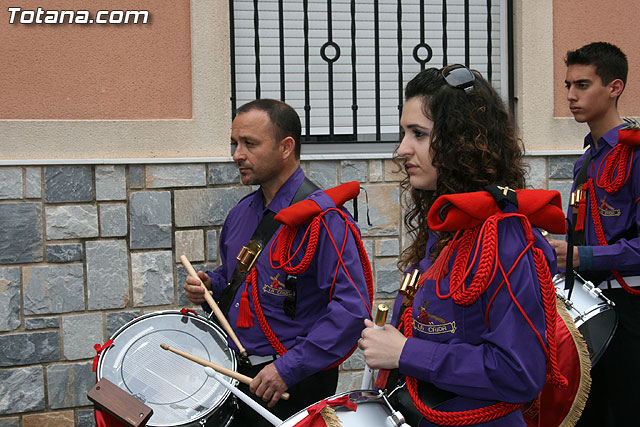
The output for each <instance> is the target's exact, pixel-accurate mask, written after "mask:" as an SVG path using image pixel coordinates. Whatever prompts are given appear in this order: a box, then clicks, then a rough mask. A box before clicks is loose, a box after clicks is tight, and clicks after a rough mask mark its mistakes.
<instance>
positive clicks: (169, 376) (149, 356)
mask: <svg viewBox="0 0 640 427" xmlns="http://www.w3.org/2000/svg"><path fill="white" fill-rule="evenodd" d="M111 339H112V340H113V345H111V346H110V347H109V348H107V349H106V350H104V351H103V352H102V353H101V354H100V359H99V361H98V369H97V376H98V380H100V379H101V378H106V379H108V380H109V381H111V382H112V383H114V384H116V385H117V386H118V387H120V388H122V389H123V390H125V391H127V392H129V393H130V394H131V395H133V396H134V397H136V398H138V399H139V400H140V401H142V402H143V403H144V404H146V405H147V406H149V407H151V409H153V415H152V416H151V418H150V419H149V421H148V422H147V425H148V426H163V427H169V426H196V425H198V426H202V425H204V424H205V422H206V424H207V425H211V426H228V425H229V424H230V423H231V421H232V420H233V416H234V414H235V412H236V410H237V403H236V400H235V397H234V396H230V392H229V390H227V389H226V388H224V387H223V386H222V385H221V384H220V383H218V382H217V381H216V380H215V379H213V378H211V377H209V376H207V375H206V374H205V372H204V368H203V367H202V366H200V365H198V364H196V363H194V362H192V361H190V360H187V359H185V358H183V357H181V356H179V355H177V354H175V353H172V352H170V351H167V350H163V349H162V348H160V344H163V343H164V344H168V345H170V346H171V347H174V348H177V349H180V350H183V351H186V352H188V353H191V354H192V355H194V356H198V357H201V358H203V359H207V360H210V361H212V362H215V363H217V364H219V365H222V366H224V367H225V368H228V369H231V370H236V357H235V354H234V352H233V351H232V350H231V349H229V347H228V346H227V340H226V335H225V334H224V332H223V331H222V330H221V329H220V328H219V327H218V326H217V325H215V324H213V323H212V322H210V321H209V320H208V319H206V318H204V317H201V316H198V315H192V314H182V313H180V312H179V311H171V310H169V311H158V312H154V313H149V314H145V315H143V316H140V317H138V318H135V319H133V320H132V321H130V322H129V323H127V324H126V325H124V326H123V327H121V328H120V329H119V330H118V331H117V332H116V333H115V334H114V335H113V336H112V337H111ZM227 379H228V381H229V383H232V384H233V385H236V384H237V381H236V380H233V379H231V378H227Z"/></svg>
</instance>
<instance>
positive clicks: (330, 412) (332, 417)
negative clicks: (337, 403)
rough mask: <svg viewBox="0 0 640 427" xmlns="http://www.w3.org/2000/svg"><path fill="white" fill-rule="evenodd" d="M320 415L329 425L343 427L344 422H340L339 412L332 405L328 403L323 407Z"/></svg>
mask: <svg viewBox="0 0 640 427" xmlns="http://www.w3.org/2000/svg"><path fill="white" fill-rule="evenodd" d="M320 415H321V416H322V419H323V420H324V423H325V424H326V425H327V427H342V423H341V422H340V418H338V414H336V410H335V409H333V408H332V407H331V406H328V405H327V406H325V407H324V408H322V410H321V411H320Z"/></svg>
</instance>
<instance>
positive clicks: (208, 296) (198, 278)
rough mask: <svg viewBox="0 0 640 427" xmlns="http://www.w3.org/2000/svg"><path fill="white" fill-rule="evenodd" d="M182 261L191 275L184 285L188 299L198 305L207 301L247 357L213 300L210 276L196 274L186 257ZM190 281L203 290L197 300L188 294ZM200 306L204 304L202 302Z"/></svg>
mask: <svg viewBox="0 0 640 427" xmlns="http://www.w3.org/2000/svg"><path fill="white" fill-rule="evenodd" d="M180 261H181V262H182V265H184V268H185V269H186V270H187V273H189V275H188V276H187V279H186V281H185V284H184V289H185V294H186V295H187V298H189V300H190V301H191V302H193V303H197V302H196V301H198V300H199V299H200V298H202V300H203V301H206V302H207V304H208V305H209V307H210V308H211V310H212V311H213V314H215V315H216V318H217V319H218V321H219V322H220V325H221V326H222V328H223V329H224V330H225V331H226V332H227V334H229V337H230V338H231V340H232V341H233V342H234V343H235V345H236V346H237V347H238V351H240V355H241V356H243V357H247V351H246V350H245V349H244V346H243V345H242V343H240V340H239V339H238V337H237V336H236V334H235V332H233V329H232V328H231V325H229V322H228V321H227V318H226V317H225V316H224V313H222V311H221V310H220V308H219V307H218V304H217V303H216V301H215V300H214V299H213V296H212V293H211V279H210V278H209V276H208V275H207V274H206V273H204V272H202V271H199V272H197V273H196V271H195V270H194V269H193V266H192V265H191V263H190V262H189V260H188V259H187V257H186V256H184V255H180ZM202 275H204V276H205V277H206V279H207V281H208V282H209V283H208V285H207V284H205V282H204V281H203V280H202ZM189 279H191V283H193V282H197V284H198V287H199V288H200V290H201V292H200V295H196V299H195V300H193V299H191V298H190V296H189V294H188V293H187V285H188V284H189ZM189 286H191V285H189ZM205 288H206V289H205ZM192 291H193V289H192ZM200 304H202V302H201V303H200Z"/></svg>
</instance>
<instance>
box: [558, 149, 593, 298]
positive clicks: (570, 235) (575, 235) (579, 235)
mask: <svg viewBox="0 0 640 427" xmlns="http://www.w3.org/2000/svg"><path fill="white" fill-rule="evenodd" d="M589 163H591V150H590V149H589V151H587V155H586V156H585V157H584V162H583V163H582V166H581V167H580V170H579V171H578V174H577V175H576V183H575V185H574V187H573V189H574V191H575V190H577V189H579V188H581V187H582V185H583V184H584V183H585V182H587V179H588V176H587V174H588V170H589ZM583 197H588V194H585V195H583ZM571 213H572V215H571V221H568V223H569V224H568V226H569V227H568V230H567V262H566V265H565V268H566V270H565V282H564V288H565V289H566V290H568V291H569V299H570V298H571V294H572V292H573V283H574V274H573V248H574V246H583V245H584V242H585V238H584V228H583V229H582V231H576V221H577V219H578V208H576V207H572V208H571Z"/></svg>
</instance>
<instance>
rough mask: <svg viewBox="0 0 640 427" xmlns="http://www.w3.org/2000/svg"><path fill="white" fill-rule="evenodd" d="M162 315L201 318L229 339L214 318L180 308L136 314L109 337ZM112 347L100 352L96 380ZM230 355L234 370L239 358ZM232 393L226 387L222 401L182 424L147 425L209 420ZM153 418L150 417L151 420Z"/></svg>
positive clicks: (114, 337) (100, 375)
mask: <svg viewBox="0 0 640 427" xmlns="http://www.w3.org/2000/svg"><path fill="white" fill-rule="evenodd" d="M161 315H180V316H190V317H191V318H193V319H195V320H199V321H201V322H202V323H204V324H206V325H208V326H211V327H212V328H213V329H214V330H215V331H217V332H218V333H220V335H221V336H222V337H223V338H224V339H225V340H226V339H227V334H226V333H225V331H224V330H223V329H222V328H221V327H220V326H218V325H217V324H215V323H214V322H213V321H212V320H210V319H209V318H207V317H205V316H201V315H199V314H197V313H195V314H194V313H190V312H186V313H183V312H181V311H180V310H158V311H152V312H150V313H145V314H142V315H140V316H136V317H134V318H133V319H131V320H129V321H128V322H127V323H125V324H124V325H122V326H121V327H120V328H119V329H118V330H117V331H116V332H114V333H113V335H112V336H111V337H110V338H109V339H111V340H113V341H114V342H115V339H116V338H117V337H118V335H120V334H122V332H124V331H125V330H127V329H129V328H130V327H131V326H132V325H134V324H135V323H138V322H140V321H142V320H145V319H146V318H149V317H156V316H161ZM110 348H111V346H109V347H107V348H105V349H104V350H103V351H102V352H100V355H99V357H98V363H97V365H96V381H99V380H100V379H102V378H103V377H102V367H103V366H102V365H103V358H104V356H105V355H106V354H107V353H108V351H109V349H110ZM229 354H230V356H231V363H232V368H231V369H232V370H234V371H235V370H237V366H238V365H237V363H238V362H237V358H236V354H235V352H234V351H233V350H232V349H230V353H229ZM237 383H238V381H237V380H232V384H233V385H237ZM230 395H231V391H230V390H228V389H226V388H224V390H222V399H220V403H219V404H218V405H217V406H214V407H211V408H208V410H207V411H203V412H201V413H200V414H199V415H200V416H199V417H197V419H190V420H186V421H181V422H180V424H171V423H169V424H167V423H165V422H163V424H152V423H149V422H147V425H148V426H149V427H160V426H166V427H173V426H186V425H189V424H191V423H194V422H198V420H208V419H209V418H210V417H211V415H212V414H214V413H215V412H216V411H217V410H218V409H219V408H221V407H222V406H223V405H224V404H225V403H226V402H227V401H228V400H229V397H230ZM151 418H153V415H152V416H151ZM151 418H150V419H149V420H150V421H151Z"/></svg>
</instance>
